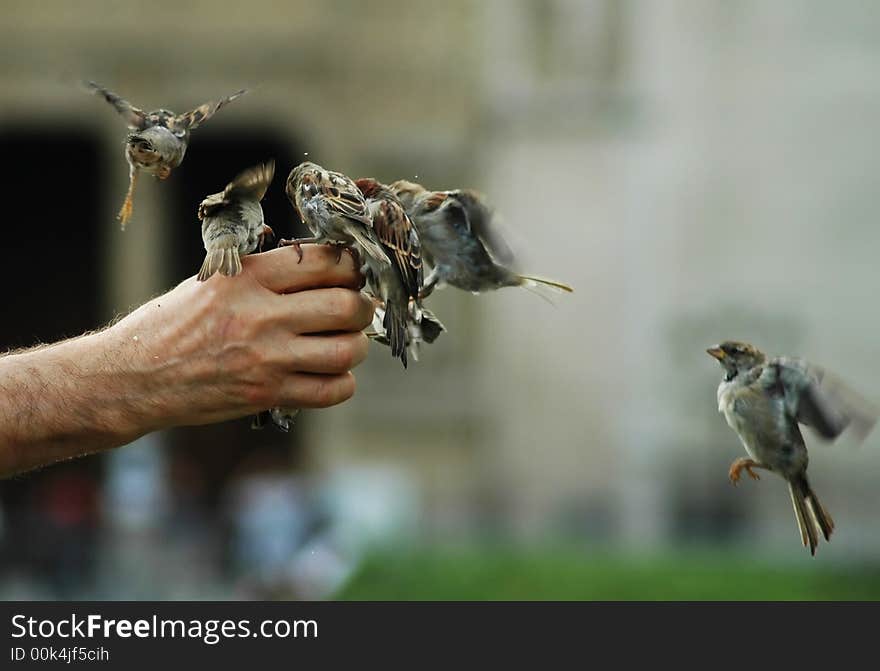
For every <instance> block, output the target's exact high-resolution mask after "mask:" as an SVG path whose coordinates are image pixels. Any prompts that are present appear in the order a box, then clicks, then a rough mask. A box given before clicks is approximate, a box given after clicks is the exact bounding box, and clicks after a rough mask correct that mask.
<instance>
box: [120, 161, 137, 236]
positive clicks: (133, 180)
mask: <svg viewBox="0 0 880 671" xmlns="http://www.w3.org/2000/svg"><path fill="white" fill-rule="evenodd" d="M138 173H139V170H138V169H137V168H135V167H134V166H131V168H130V169H129V171H128V193H127V194H125V200H124V201H123V203H122V208H121V209H120V210H119V214H118V215H117V217H116V218H117V219H119V224H120V226H121V227H122V230H123V231H124V230H125V224H127V223H128V220H129V219H131V213H132V210H133V209H134V205H133V203H132V199H133V198H134V186H135V184H137V178H138Z"/></svg>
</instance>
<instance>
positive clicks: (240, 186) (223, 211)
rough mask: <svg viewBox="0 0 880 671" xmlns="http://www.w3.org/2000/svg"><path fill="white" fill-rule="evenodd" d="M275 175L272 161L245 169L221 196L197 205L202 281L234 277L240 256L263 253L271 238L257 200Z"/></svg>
mask: <svg viewBox="0 0 880 671" xmlns="http://www.w3.org/2000/svg"><path fill="white" fill-rule="evenodd" d="M274 174H275V161H269V162H267V163H263V164H261V165H257V166H254V167H253V168H248V169H247V170H245V171H244V172H242V173H240V174H239V175H238V176H236V178H235V179H233V180H232V181H231V182H229V184H227V185H226V188H225V189H223V191H221V192H220V193H215V194H212V195H210V196H208V197H207V198H205V199H204V200H203V201H202V202H201V204H200V205H199V219H201V221H202V241H203V242H204V244H205V261H204V263H202V268H201V270H200V271H199V277H198V279H199V281H200V282H204V281H205V280H207V279H208V278H209V277H211V276H212V275H213V274H214V273H220V274H221V275H227V276H234V275H238V274H239V273H240V272H241V257H242V256H244V255H246V254H250V253H251V252H253V251H254V250H255V249H260V250H262V248H263V241H264V240H265V238H266V237H274V235H273V233H272V229H271V228H269V226H267V225H266V224H265V223H264V221H263V208H262V207H261V206H260V201H261V200H262V199H263V196H265V195H266V190H267V189H268V188H269V184H270V183H271V182H272V177H273V176H274Z"/></svg>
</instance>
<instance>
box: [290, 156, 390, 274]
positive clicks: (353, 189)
mask: <svg viewBox="0 0 880 671" xmlns="http://www.w3.org/2000/svg"><path fill="white" fill-rule="evenodd" d="M285 192H286V193H287V197H288V199H289V200H290V203H291V205H293V207H294V209H295V210H296V212H297V214H298V215H299V217H300V219H301V220H302V221H303V223H305V225H306V226H308V227H309V230H311V232H312V234H313V236H314V237H311V238H299V239H296V240H279V241H278V244H279V245H292V246H293V247H295V248H296V250H297V253H298V254H299V258H300V261H302V250H301V249H300V245H301V244H304V243H307V242H312V243H322V244H331V245H337V246H338V248H339V252H340V254H341V253H342V249H343V247H355V248H356V249H358V250H360V251H363V252H364V254H366V255H367V256H368V257H370V258H372V259H374V260H376V261H377V262H379V263H382V264H385V265H390V263H391V261H390V259H389V258H388V255H387V254H386V253H385V251H384V250H383V248H382V245H380V244H379V241H378V240H377V239H376V233H375V231H374V230H373V221H372V219H371V218H370V213H369V211H368V210H367V202H366V200H364V197H363V195H362V194H361V192H360V191H359V190H358V188H357V186H355V184H354V182H353V181H352V180H351V179H350V178H349V177H347V176H346V175H343V174H342V173H341V172H334V171H332V170H326V169H324V168H322V167H321V166H319V165H317V164H315V163H310V162H308V161H306V162H305V163H300V164H299V165H298V166H296V167H295V168H294V169H293V170H291V171H290V174H289V175H288V177H287V185H286V187H285Z"/></svg>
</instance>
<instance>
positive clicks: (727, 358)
mask: <svg viewBox="0 0 880 671" xmlns="http://www.w3.org/2000/svg"><path fill="white" fill-rule="evenodd" d="M706 351H707V352H708V353H709V355H710V356H712V357H714V358H715V359H717V360H718V362H719V363H720V364H721V367H722V368H723V369H724V378H723V379H722V381H721V384H720V385H719V386H718V411H719V412H720V413H722V414H723V415H724V417H725V419H726V420H727V423H728V424H729V425H730V428H732V429H733V430H734V431H735V432H736V434H737V435H738V436H739V439H740V441H742V444H743V446H744V447H745V448H746V452H748V454H749V458H748V459H745V458H743V459H737V460H736V461H734V462H733V464H732V465H731V466H730V472H729V477H730V480H731V482H733V484H737V482H739V479H740V477H741V473H742V471H743V470H745V471H746V472H747V473H748V474H749V476H750V477H752V478H754V479H755V480H758V479H759V476H758V474H757V473H755V472H754V470H752V469H755V468H763V469H766V470H768V471H771V472H773V473H776V474H777V475H780V476H781V477H783V478H784V479H785V480H786V481H788V489H789V493H790V494H791V502H792V505H793V506H794V513H795V516H796V518H797V523H798V528H799V530H800V534H801V542H802V543H803V544H804V547H807V546H809V548H810V553H811V554H813V555H815V554H816V545H817V544H818V542H819V534H820V533H821V534H822V535H823V536H824V537H825V540H826V541H827V540H829V539H830V537H831V532H832V531H833V530H834V521H833V520H832V519H831V516H830V515H829V514H828V511H827V510H825V507H824V506H823V505H822V504H821V503H820V502H819V499H818V498H817V497H816V493H815V492H814V491H813V489H812V488H811V487H810V483H809V481H808V480H807V463H808V461H809V458H808V456H807V448H806V444H805V443H804V437H803V435H802V434H801V430H800V427H799V426H798V425H799V424H803V425H805V426H809V427H811V428H812V429H813V430H814V431H816V433H818V434H819V435H820V436H821V437H822V438H824V439H825V440H833V439H835V438H837V437H838V436H839V435H840V434H841V433H842V432H843V430H844V429H846V428H847V427H848V426H852V427H853V430H854V431H856V432H857V434H858V435H859V437H861V438H864V437H865V436H866V435H867V434H868V432H869V431H870V430H871V429H872V428H873V426H874V423H875V422H876V419H877V414H876V411H874V410H873V409H871V408H870V407H869V405H868V404H867V402H865V401H864V400H863V399H861V398H860V397H858V396H857V395H856V394H855V393H854V392H852V391H850V390H848V389H847V388H846V387H845V386H844V385H843V384H841V383H839V382H837V381H836V380H835V379H834V378H833V377H832V376H830V375H829V374H827V373H825V372H824V371H822V370H820V369H817V368H814V367H811V366H809V365H808V364H807V363H806V362H805V361H803V360H802V359H794V358H788V357H778V358H773V359H768V358H767V356H765V355H764V353H763V352H761V351H760V350H758V349H757V348H755V347H754V346H752V345H749V344H747V343H741V342H733V341H727V342H724V343H721V344H720V345H716V346H714V347H710V348H709V349H708V350H706Z"/></svg>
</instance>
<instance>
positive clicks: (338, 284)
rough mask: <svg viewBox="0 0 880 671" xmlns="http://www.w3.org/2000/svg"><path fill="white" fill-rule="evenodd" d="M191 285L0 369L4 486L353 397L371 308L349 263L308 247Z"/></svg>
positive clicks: (257, 258) (260, 257) (16, 356)
mask: <svg viewBox="0 0 880 671" xmlns="http://www.w3.org/2000/svg"><path fill="white" fill-rule="evenodd" d="M303 251H304V252H305V254H304V257H303V261H302V263H301V264H298V263H297V257H296V254H295V252H294V250H292V249H278V250H273V251H271V252H266V253H265V254H257V255H252V256H248V257H245V258H244V259H243V260H242V261H243V266H244V271H243V272H242V274H241V275H239V276H237V277H234V278H230V277H224V276H221V275H217V276H215V277H212V278H211V279H210V280H208V281H207V282H196V281H195V278H189V279H188V280H186V281H184V282H182V283H181V284H180V285H178V286H177V287H175V288H174V289H172V290H171V291H169V292H168V293H166V294H164V295H162V296H160V297H158V298H154V299H153V300H151V301H149V302H147V303H145V304H144V305H142V306H141V307H139V308H138V309H136V310H135V311H134V312H132V313H131V314H129V315H128V316H126V317H125V318H123V319H122V320H120V321H119V322H117V323H115V324H113V325H112V326H110V327H108V328H105V329H103V330H101V331H98V332H95V333H91V334H86V335H83V336H80V337H78V338H73V339H70V340H66V341H63V342H60V343H56V344H54V345H48V346H41V347H37V348H34V349H30V350H26V351H23V352H18V353H12V354H9V355H6V356H4V357H2V358H0V476H6V475H11V474H14V473H17V472H21V471H25V470H28V469H31V468H35V467H38V466H42V465H45V464H49V463H53V462H55V461H59V460H62V459H67V458H71V457H75V456H79V455H83V454H89V453H92V452H98V451H101V450H105V449H109V448H113V447H118V446H120V445H124V444H126V443H128V442H131V441H132V440H134V439H135V438H137V437H139V436H141V435H144V434H146V433H149V432H151V431H156V430H159V429H164V428H169V427H172V426H179V425H189V424H207V423H212V422H218V421H222V420H226V419H232V418H235V417H242V416H245V415H249V414H253V413H256V412H259V411H261V410H265V409H267V408H269V407H274V406H283V407H297V408H317V407H328V406H331V405H335V404H337V403H341V402H342V401H345V400H347V399H348V398H350V397H351V395H352V394H353V393H354V386H355V383H354V377H353V375H352V374H351V372H350V371H351V369H352V368H353V367H355V366H357V365H358V364H359V363H360V362H361V361H363V359H364V358H365V357H366V352H367V340H366V337H365V336H364V335H363V333H361V329H363V328H365V327H366V326H367V325H368V324H369V323H370V321H371V319H372V305H371V303H370V301H369V300H368V299H367V298H366V297H364V296H363V295H362V294H360V293H359V292H358V291H357V289H358V288H359V287H360V284H361V281H362V280H361V277H360V275H359V274H358V273H357V271H356V269H355V266H354V262H353V261H352V259H351V257H350V256H349V255H347V254H345V255H343V257H342V260H341V261H340V262H339V263H338V264H337V263H336V252H335V251H334V250H331V249H328V248H327V247H325V246H307V247H304V250H303Z"/></svg>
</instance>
